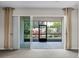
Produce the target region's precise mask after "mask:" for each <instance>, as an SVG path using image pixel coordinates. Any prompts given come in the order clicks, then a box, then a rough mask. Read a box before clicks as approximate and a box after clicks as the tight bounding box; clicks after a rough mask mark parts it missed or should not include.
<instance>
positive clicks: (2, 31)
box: [0, 8, 4, 49]
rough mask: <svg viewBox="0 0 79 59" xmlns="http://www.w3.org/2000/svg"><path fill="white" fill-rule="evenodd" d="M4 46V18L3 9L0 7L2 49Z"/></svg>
mask: <svg viewBox="0 0 79 59" xmlns="http://www.w3.org/2000/svg"><path fill="white" fill-rule="evenodd" d="M3 48H4V20H3V11H2V9H1V8H0V49H3Z"/></svg>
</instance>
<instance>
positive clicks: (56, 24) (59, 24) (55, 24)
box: [50, 22, 61, 28]
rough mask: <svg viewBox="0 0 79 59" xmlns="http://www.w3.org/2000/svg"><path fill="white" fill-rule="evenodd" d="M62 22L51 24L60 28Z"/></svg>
mask: <svg viewBox="0 0 79 59" xmlns="http://www.w3.org/2000/svg"><path fill="white" fill-rule="evenodd" d="M60 26H61V22H53V24H52V25H51V26H50V27H52V28H60Z"/></svg>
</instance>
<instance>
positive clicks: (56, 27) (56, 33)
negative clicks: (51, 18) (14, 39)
mask: <svg viewBox="0 0 79 59" xmlns="http://www.w3.org/2000/svg"><path fill="white" fill-rule="evenodd" d="M23 19H24V42H27V41H30V18H29V17H23ZM39 25H46V26H47V40H62V22H61V21H59V22H45V21H40V22H39V21H33V28H32V38H33V40H38V39H39V35H40V36H41V38H45V36H46V28H45V27H42V28H40V34H39Z"/></svg>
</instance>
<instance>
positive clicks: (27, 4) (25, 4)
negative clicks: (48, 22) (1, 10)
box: [0, 1, 78, 8]
mask: <svg viewBox="0 0 79 59" xmlns="http://www.w3.org/2000/svg"><path fill="white" fill-rule="evenodd" d="M77 3H78V1H0V7H14V8H65V7H73V6H74V5H76V4H77Z"/></svg>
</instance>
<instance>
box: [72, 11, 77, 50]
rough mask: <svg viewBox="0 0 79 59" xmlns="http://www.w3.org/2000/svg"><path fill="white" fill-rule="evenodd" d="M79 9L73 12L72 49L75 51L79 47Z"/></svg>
mask: <svg viewBox="0 0 79 59" xmlns="http://www.w3.org/2000/svg"><path fill="white" fill-rule="evenodd" d="M77 13H78V12H77V9H75V10H73V11H72V46H73V47H72V48H73V49H75V48H77V47H78V41H77V39H78V37H77V33H78V32H77V30H78V29H77V28H78V25H77Z"/></svg>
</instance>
